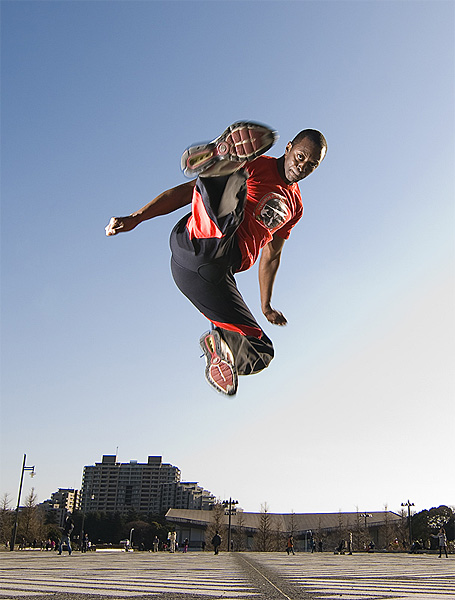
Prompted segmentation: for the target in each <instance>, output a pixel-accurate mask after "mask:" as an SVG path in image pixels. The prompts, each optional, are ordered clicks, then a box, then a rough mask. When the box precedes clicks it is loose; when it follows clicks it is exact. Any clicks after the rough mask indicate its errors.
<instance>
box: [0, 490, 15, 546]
mask: <svg viewBox="0 0 455 600" xmlns="http://www.w3.org/2000/svg"><path fill="white" fill-rule="evenodd" d="M13 522H14V512H13V511H12V510H11V499H10V497H9V494H7V493H5V494H3V496H2V498H1V500H0V544H5V546H7V545H8V544H9V542H10V538H11V531H12V528H13Z"/></svg>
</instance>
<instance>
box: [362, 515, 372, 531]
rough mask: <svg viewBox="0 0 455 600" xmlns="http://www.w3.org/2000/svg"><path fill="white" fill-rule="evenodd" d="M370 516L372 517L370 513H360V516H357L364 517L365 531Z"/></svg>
mask: <svg viewBox="0 0 455 600" xmlns="http://www.w3.org/2000/svg"><path fill="white" fill-rule="evenodd" d="M372 516H373V515H371V514H370V513H362V514H361V515H359V517H364V519H365V529H366V528H367V519H368V518H369V517H372Z"/></svg>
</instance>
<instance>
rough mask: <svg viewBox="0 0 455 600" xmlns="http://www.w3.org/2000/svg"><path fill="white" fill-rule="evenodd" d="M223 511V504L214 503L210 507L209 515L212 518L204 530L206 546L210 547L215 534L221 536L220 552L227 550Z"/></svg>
mask: <svg viewBox="0 0 455 600" xmlns="http://www.w3.org/2000/svg"><path fill="white" fill-rule="evenodd" d="M224 511H225V508H224V506H223V504H222V503H221V502H219V501H217V502H215V504H214V505H213V507H212V510H211V513H212V518H211V521H210V523H209V524H208V526H207V529H206V530H205V541H206V543H207V544H209V545H211V543H212V538H213V536H214V535H215V533H216V532H218V533H219V534H220V536H221V548H220V549H221V550H226V549H227V534H226V525H225V524H224V521H225V519H224Z"/></svg>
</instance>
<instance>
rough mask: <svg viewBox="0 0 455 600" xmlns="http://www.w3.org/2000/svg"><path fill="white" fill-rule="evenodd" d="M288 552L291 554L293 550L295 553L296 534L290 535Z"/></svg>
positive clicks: (287, 544) (287, 545)
mask: <svg viewBox="0 0 455 600" xmlns="http://www.w3.org/2000/svg"><path fill="white" fill-rule="evenodd" d="M286 552H287V553H288V556H289V554H291V552H292V554H294V555H295V552H294V536H293V535H290V536H288V541H287V542H286Z"/></svg>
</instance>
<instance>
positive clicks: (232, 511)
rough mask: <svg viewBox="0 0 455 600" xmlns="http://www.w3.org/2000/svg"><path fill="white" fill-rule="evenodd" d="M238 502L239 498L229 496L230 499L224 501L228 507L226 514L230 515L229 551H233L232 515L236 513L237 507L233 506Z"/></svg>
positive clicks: (224, 504)
mask: <svg viewBox="0 0 455 600" xmlns="http://www.w3.org/2000/svg"><path fill="white" fill-rule="evenodd" d="M236 504H238V501H237V500H233V499H232V498H229V500H224V501H223V506H224V507H225V508H227V510H225V512H224V514H225V515H229V522H228V552H230V551H231V516H232V515H235V514H236V512H237V511H236V509H235V508H232V507H233V506H235V505H236Z"/></svg>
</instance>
